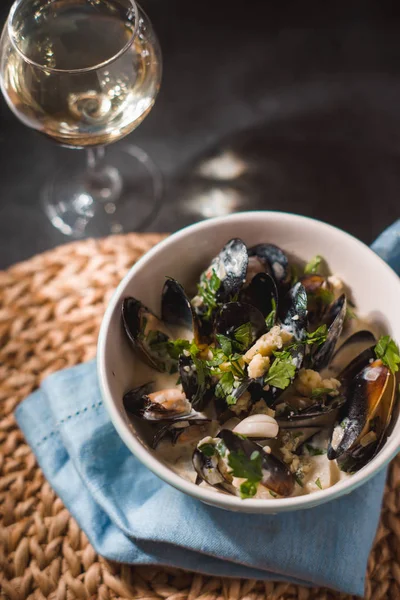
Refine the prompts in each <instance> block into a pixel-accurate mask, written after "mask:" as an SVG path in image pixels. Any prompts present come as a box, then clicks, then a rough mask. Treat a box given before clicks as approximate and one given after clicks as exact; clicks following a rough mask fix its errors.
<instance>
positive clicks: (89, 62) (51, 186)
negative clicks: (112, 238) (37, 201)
mask: <svg viewBox="0 0 400 600" xmlns="http://www.w3.org/2000/svg"><path fill="white" fill-rule="evenodd" d="M160 80H161V52H160V48H159V45H158V41H157V38H156V35H155V33H154V31H153V29H152V26H151V23H150V21H149V19H148V17H147V16H146V14H145V13H144V12H143V11H142V10H141V8H140V7H139V6H138V5H137V4H136V3H135V2H134V0H17V1H16V2H15V3H14V4H13V6H12V8H11V11H10V14H9V16H8V19H7V23H6V25H5V27H4V30H3V34H2V38H1V42H0V83H1V89H2V92H3V95H4V97H5V99H6V101H7V103H8V105H9V107H10V108H11V110H12V111H13V112H14V113H15V115H16V116H17V117H18V118H19V119H20V120H21V121H22V122H23V123H24V124H25V125H27V126H28V127H32V128H33V129H36V130H37V131H39V132H41V133H43V134H45V135H46V136H48V137H50V138H51V139H53V140H55V141H56V142H58V143H59V144H61V145H63V146H67V147H70V148H85V149H86V152H87V161H86V165H84V164H82V163H83V161H78V164H77V161H76V160H75V157H76V153H73V152H70V153H68V155H69V159H67V157H66V158H65V162H64V164H63V166H62V167H61V168H60V169H59V170H57V171H56V172H55V173H54V174H53V175H52V176H51V177H50V179H49V180H48V181H47V183H46V184H45V186H44V189H43V191H42V198H43V202H44V207H45V210H46V213H47V215H48V216H49V218H50V220H51V222H52V223H53V225H54V226H55V227H57V228H58V229H60V230H61V231H62V232H63V233H65V234H67V235H73V236H75V237H79V236H82V235H83V234H88V233H93V234H95V235H99V234H107V233H110V232H111V233H118V232H121V231H123V230H126V229H136V228H138V227H140V226H143V224H144V223H145V222H147V221H148V220H149V219H150V218H151V217H152V215H153V214H154V211H155V209H156V207H157V205H158V201H159V199H160V194H161V176H160V173H159V171H158V170H157V169H156V167H155V165H154V163H153V162H152V161H151V159H150V158H149V157H148V156H147V154H146V153H145V152H144V151H143V150H141V149H139V148H137V147H135V146H130V145H126V146H125V145H120V144H116V145H115V146H114V145H111V146H108V147H107V149H106V148H105V146H107V145H108V144H111V143H112V142H116V141H118V140H120V139H121V138H123V137H124V136H126V135H127V134H129V133H130V132H131V131H133V130H134V129H135V128H136V127H137V126H138V125H139V124H140V123H141V122H142V121H143V119H144V118H145V117H146V116H147V115H148V113H149V112H150V110H151V108H152V106H153V104H154V101H155V98H156V96H157V92H158V90H159V87H160ZM79 156H80V154H79Z"/></svg>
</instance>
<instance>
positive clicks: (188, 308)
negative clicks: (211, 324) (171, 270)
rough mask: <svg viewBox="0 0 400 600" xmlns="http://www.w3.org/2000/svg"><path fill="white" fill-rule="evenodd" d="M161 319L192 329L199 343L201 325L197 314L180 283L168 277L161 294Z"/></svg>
mask: <svg viewBox="0 0 400 600" xmlns="http://www.w3.org/2000/svg"><path fill="white" fill-rule="evenodd" d="M161 319H162V321H163V322H164V323H167V324H168V325H177V326H179V327H185V328H186V329H190V330H192V331H193V337H194V340H195V342H196V343H198V344H201V343H203V342H204V341H205V340H203V339H202V332H201V326H200V323H199V319H198V316H197V315H196V312H195V310H194V308H193V306H192V305H191V303H190V300H189V298H188V297H187V295H186V292H185V290H184V289H183V287H182V286H181V284H180V283H179V282H178V281H176V279H173V278H172V277H168V278H167V280H166V281H165V283H164V287H163V290H162V294H161Z"/></svg>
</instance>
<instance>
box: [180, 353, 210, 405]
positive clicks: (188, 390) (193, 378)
mask: <svg viewBox="0 0 400 600" xmlns="http://www.w3.org/2000/svg"><path fill="white" fill-rule="evenodd" d="M196 362H197V364H196ZM196 362H195V361H194V360H193V358H192V357H191V356H185V355H184V354H182V355H181V356H180V357H179V362H178V370H179V376H180V380H181V384H182V388H183V391H184V392H185V396H186V398H187V399H188V400H189V402H190V403H191V405H192V407H193V408H194V409H195V410H203V409H204V407H205V406H206V404H207V403H208V402H209V401H210V400H211V398H212V396H213V387H212V383H211V378H210V377H209V376H208V375H207V374H206V372H205V370H204V367H203V363H202V361H196Z"/></svg>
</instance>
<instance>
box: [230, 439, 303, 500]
mask: <svg viewBox="0 0 400 600" xmlns="http://www.w3.org/2000/svg"><path fill="white" fill-rule="evenodd" d="M218 437H219V438H221V439H222V440H223V441H224V443H225V446H226V447H227V449H228V450H229V451H230V452H237V453H243V454H245V456H247V458H250V457H251V455H252V454H253V452H259V453H260V454H261V458H262V479H261V482H260V484H262V485H264V486H265V487H267V488H268V489H269V490H272V491H273V492H275V493H276V494H278V495H279V496H283V497H287V496H290V495H291V494H292V492H293V489H294V483H295V481H294V477H293V475H292V473H291V472H290V471H289V469H288V467H287V466H286V465H285V464H284V463H283V462H282V461H280V460H279V458H277V457H276V456H274V455H273V454H267V453H266V452H265V451H264V450H263V449H262V448H261V446H259V445H258V444H256V443H255V442H252V441H251V440H249V439H248V438H244V437H243V436H238V435H236V434H235V433H233V432H232V431H230V430H229V429H222V431H220V432H219V434H218Z"/></svg>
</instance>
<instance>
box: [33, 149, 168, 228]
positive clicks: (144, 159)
mask: <svg viewBox="0 0 400 600" xmlns="http://www.w3.org/2000/svg"><path fill="white" fill-rule="evenodd" d="M68 154H69V156H68V158H66V161H65V163H64V165H63V167H62V168H61V169H60V170H58V171H56V172H55V174H54V176H53V177H52V178H51V179H50V180H49V181H48V182H47V183H46V184H45V186H44V188H43V190H42V202H43V205H44V209H45V212H46V214H47V216H48V217H49V219H50V221H51V222H52V224H53V225H54V227H56V228H57V229H59V230H60V231H62V233H64V234H65V235H68V236H72V237H76V238H80V237H87V236H95V237H98V236H105V235H109V234H115V233H123V232H125V231H136V230H138V229H143V228H145V227H147V226H148V225H149V224H150V223H151V221H152V220H153V219H154V217H155V215H156V213H157V210H158V208H159V203H160V200H161V194H162V177H161V173H160V171H159V170H158V168H157V167H156V166H155V164H154V163H153V161H152V160H151V159H150V157H149V156H148V155H147V154H146V152H144V151H143V150H141V149H140V148H138V147H136V146H130V145H126V144H117V145H111V146H108V147H107V149H106V151H105V154H104V157H103V158H101V160H100V162H97V163H96V170H95V171H90V168H89V170H88V168H87V166H86V162H85V158H84V153H83V152H77V151H75V152H71V151H69V153H68ZM89 165H90V161H89Z"/></svg>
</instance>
